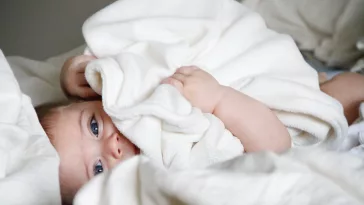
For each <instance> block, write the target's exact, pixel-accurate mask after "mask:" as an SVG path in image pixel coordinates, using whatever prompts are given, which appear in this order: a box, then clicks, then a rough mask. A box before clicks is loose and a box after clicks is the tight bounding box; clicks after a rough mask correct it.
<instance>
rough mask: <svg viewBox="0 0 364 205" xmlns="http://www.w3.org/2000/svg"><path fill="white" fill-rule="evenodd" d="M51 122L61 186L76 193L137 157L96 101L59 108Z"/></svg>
mask: <svg viewBox="0 0 364 205" xmlns="http://www.w3.org/2000/svg"><path fill="white" fill-rule="evenodd" d="M60 113H61V114H60V115H59V117H58V118H57V120H56V121H55V122H54V126H55V127H54V128H53V129H52V132H53V145H54V147H55V148H56V150H57V152H58V154H59V155H60V158H61V164H60V175H61V176H60V178H61V183H64V184H67V187H71V189H72V191H77V190H78V189H79V188H80V187H81V186H82V185H83V184H84V183H86V182H87V181H88V180H89V179H90V178H92V177H93V176H95V175H97V174H99V173H102V172H103V171H105V170H108V169H111V168H112V167H114V166H115V165H116V164H117V163H118V162H120V161H122V160H125V159H128V158H130V157H132V156H134V155H136V154H138V153H139V150H138V148H137V147H136V146H135V145H133V144H132V143H131V142H130V141H129V140H128V139H127V138H125V137H124V136H123V135H122V134H120V133H119V131H118V130H117V128H116V127H115V126H114V124H113V123H112V121H111V119H110V117H109V116H108V115H107V114H106V113H105V112H104V110H103V108H102V104H101V102H99V101H91V102H82V103H74V104H71V105H70V106H67V107H64V108H61V111H60Z"/></svg>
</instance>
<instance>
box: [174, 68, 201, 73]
mask: <svg viewBox="0 0 364 205" xmlns="http://www.w3.org/2000/svg"><path fill="white" fill-rule="evenodd" d="M197 69H199V68H198V67H196V66H183V67H180V68H178V69H177V71H176V74H177V73H181V74H183V75H191V74H192V73H193V71H195V70H197Z"/></svg>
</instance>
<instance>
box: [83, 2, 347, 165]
mask: <svg viewBox="0 0 364 205" xmlns="http://www.w3.org/2000/svg"><path fill="white" fill-rule="evenodd" d="M83 32H84V36H85V39H86V43H87V46H88V52H89V53H92V54H94V55H96V56H97V57H98V58H100V59H99V60H96V61H94V62H92V63H90V64H89V65H88V66H87V69H86V78H87V80H88V82H89V83H90V85H91V86H92V88H93V89H94V90H96V91H97V92H98V93H102V96H103V105H104V108H105V110H106V112H107V113H108V114H109V115H110V116H111V117H112V120H113V122H114V123H115V124H116V126H117V127H118V129H119V130H120V131H121V132H122V133H123V134H124V135H126V137H128V138H129V139H130V140H131V141H132V142H133V143H134V144H136V145H137V146H138V147H140V148H141V150H142V151H143V153H144V154H145V155H147V156H149V157H150V158H152V159H153V160H154V161H155V162H156V163H157V164H159V165H164V166H166V167H175V168H186V167H203V166H206V165H209V164H211V163H215V162H218V161H222V160H226V159H229V158H232V157H234V156H236V155H239V154H240V153H241V152H242V150H243V147H242V146H241V144H240V142H239V141H238V140H237V139H236V138H235V137H233V136H232V135H231V133H230V132H229V131H227V130H225V129H224V125H223V124H222V123H221V121H220V120H219V119H217V118H216V117H214V116H212V115H209V114H203V113H201V112H200V111H199V110H198V109H195V108H192V107H191V105H190V103H189V102H187V101H186V100H185V99H184V98H183V97H182V96H181V94H180V93H178V91H177V90H176V89H174V88H173V87H171V86H169V85H162V86H158V85H159V83H160V81H161V80H162V79H163V78H166V77H168V76H169V75H171V74H173V73H174V71H175V70H176V69H177V68H178V67H180V66H183V65H197V66H199V67H201V68H203V69H205V70H206V71H208V72H210V73H211V74H212V75H213V76H214V77H215V78H216V79H217V80H218V81H219V82H220V83H221V84H223V85H229V86H231V87H233V88H235V89H238V90H240V91H241V92H243V93H245V94H247V95H250V96H251V97H253V98H255V99H258V100H259V101H261V102H263V103H265V104H266V105H267V106H269V107H270V108H271V109H273V110H275V112H276V114H277V116H278V117H279V119H280V120H281V121H282V122H283V123H284V124H285V125H286V126H287V128H288V130H289V132H290V134H291V136H292V139H293V143H294V145H312V144H320V143H321V142H325V143H324V144H329V145H330V146H331V147H335V146H336V143H340V142H341V140H342V138H343V133H346V132H347V124H346V120H345V118H344V116H343V110H342V107H341V105H340V104H339V103H338V102H337V101H335V100H334V99H332V98H330V97H329V96H327V95H325V94H324V93H322V92H320V91H319V86H318V78H317V73H316V72H315V71H314V70H313V69H312V68H311V67H309V66H308V65H307V64H306V63H305V62H304V60H303V58H302V57H301V55H300V53H299V51H298V49H297V47H296V45H295V43H294V42H293V40H292V39H291V38H290V37H288V36H286V35H280V34H277V33H275V32H273V31H271V30H269V29H267V28H266V26H265V24H264V21H263V20H262V18H261V17H260V16H259V15H257V14H256V13H253V12H251V11H249V10H248V9H246V8H245V7H243V6H242V5H240V4H239V3H237V2H235V1H232V0H198V1H196V0H169V1H164V0H123V1H117V2H115V3H114V4H112V5H110V6H109V7H106V8H105V9H103V10H101V11H99V12H97V13H96V14H95V15H93V16H92V17H91V18H89V19H88V20H87V21H86V22H85V24H84V26H83ZM262 129H264V128H262Z"/></svg>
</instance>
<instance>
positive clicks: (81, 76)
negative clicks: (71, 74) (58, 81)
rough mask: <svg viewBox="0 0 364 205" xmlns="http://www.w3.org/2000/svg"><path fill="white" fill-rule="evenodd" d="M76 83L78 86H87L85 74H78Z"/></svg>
mask: <svg viewBox="0 0 364 205" xmlns="http://www.w3.org/2000/svg"><path fill="white" fill-rule="evenodd" d="M76 82H77V85H78V86H86V85H88V82H87V80H86V77H85V73H77V74H76Z"/></svg>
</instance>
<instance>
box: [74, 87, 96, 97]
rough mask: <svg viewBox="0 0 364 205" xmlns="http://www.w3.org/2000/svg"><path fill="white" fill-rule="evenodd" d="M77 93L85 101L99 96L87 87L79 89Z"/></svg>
mask: <svg viewBox="0 0 364 205" xmlns="http://www.w3.org/2000/svg"><path fill="white" fill-rule="evenodd" d="M76 93H77V95H78V96H79V97H81V98H84V99H88V98H95V97H98V96H99V95H98V94H97V93H96V92H95V91H94V90H92V88H90V87H86V86H84V87H78V88H77V90H76Z"/></svg>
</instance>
